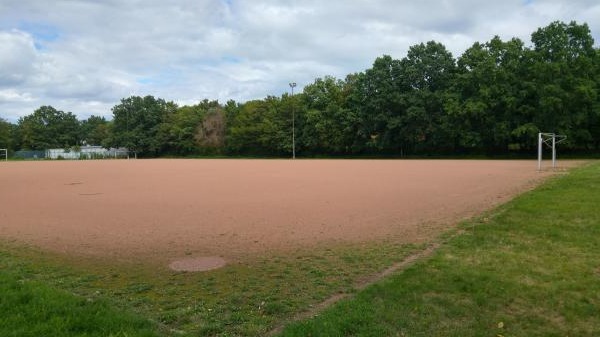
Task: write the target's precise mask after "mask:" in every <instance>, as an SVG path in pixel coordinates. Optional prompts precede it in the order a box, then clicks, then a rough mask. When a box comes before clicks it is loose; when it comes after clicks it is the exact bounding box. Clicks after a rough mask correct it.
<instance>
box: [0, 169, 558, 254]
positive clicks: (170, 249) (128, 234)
mask: <svg viewBox="0 0 600 337" xmlns="http://www.w3.org/2000/svg"><path fill="white" fill-rule="evenodd" d="M561 164H562V165H564V162H563V163H561ZM568 165H570V164H568ZM549 174H550V173H548V172H544V173H538V172H537V171H536V162H534V161H473V160H460V161H458V160H295V161H292V160H233V159H229V160H227V159H226V160H182V159H180V160H172V159H171V160H168V159H159V160H105V161H40V162H7V163H0V186H1V187H0V205H1V209H0V237H3V238H6V239H13V240H17V241H18V242H24V243H28V244H33V245H35V246H38V247H41V248H42V249H48V250H51V251H55V252H61V253H65V254H69V255H75V256H93V257H103V258H104V257H107V258H111V259H122V260H138V259H154V260H155V261H160V262H161V263H163V262H168V261H172V260H173V259H176V258H178V257H184V258H185V257H194V256H221V257H224V258H225V259H240V258H243V257H244V256H248V255H250V256H252V255H253V254H264V253H267V252H271V251H282V250H287V249H295V248H301V247H310V246H312V245H318V244H336V243H348V242H368V241H373V240H383V239H391V240H397V241H398V242H418V241H422V240H424V239H427V238H431V236H432V235H434V234H436V233H439V231H440V230H443V229H444V228H448V227H450V226H452V225H454V224H456V222H457V221H459V220H461V219H463V218H466V217H469V216H472V215H474V214H476V213H479V212H482V211H484V210H486V209H489V208H490V207H492V206H494V205H497V204H499V203H501V202H504V201H506V200H508V199H509V198H511V197H512V196H514V195H515V194H517V193H519V192H522V191H524V190H526V189H529V188H531V187H533V186H535V184H536V183H538V182H540V181H541V180H542V179H543V178H545V177H547V176H548V175H549Z"/></svg>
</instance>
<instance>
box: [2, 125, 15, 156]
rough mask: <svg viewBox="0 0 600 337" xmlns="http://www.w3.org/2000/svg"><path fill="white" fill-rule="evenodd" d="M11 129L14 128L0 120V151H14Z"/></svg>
mask: <svg viewBox="0 0 600 337" xmlns="http://www.w3.org/2000/svg"><path fill="white" fill-rule="evenodd" d="M13 129H14V126H13V125H12V124H11V123H9V122H7V121H5V120H4V119H2V118H0V148H1V149H9V150H12V149H14V147H13V146H14V144H13V143H14V141H13V137H14V135H13Z"/></svg>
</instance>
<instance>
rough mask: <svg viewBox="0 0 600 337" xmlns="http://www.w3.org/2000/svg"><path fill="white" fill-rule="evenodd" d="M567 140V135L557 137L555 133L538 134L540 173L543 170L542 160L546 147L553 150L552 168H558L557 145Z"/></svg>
mask: <svg viewBox="0 0 600 337" xmlns="http://www.w3.org/2000/svg"><path fill="white" fill-rule="evenodd" d="M566 139H567V136H565V135H557V134H555V133H547V132H540V133H538V171H541V170H542V159H543V149H544V146H545V147H548V148H551V149H552V168H553V169H555V168H556V145H558V144H560V143H562V142H564V141H565V140H566Z"/></svg>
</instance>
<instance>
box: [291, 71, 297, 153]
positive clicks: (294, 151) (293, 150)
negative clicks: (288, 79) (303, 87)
mask: <svg viewBox="0 0 600 337" xmlns="http://www.w3.org/2000/svg"><path fill="white" fill-rule="evenodd" d="M295 87H296V82H292V83H290V88H292V159H296V113H295V111H294V88H295Z"/></svg>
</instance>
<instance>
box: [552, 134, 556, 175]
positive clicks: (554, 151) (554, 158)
mask: <svg viewBox="0 0 600 337" xmlns="http://www.w3.org/2000/svg"><path fill="white" fill-rule="evenodd" d="M552 168H553V169H556V134H554V133H553V134H552Z"/></svg>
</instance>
